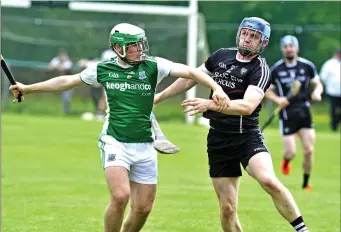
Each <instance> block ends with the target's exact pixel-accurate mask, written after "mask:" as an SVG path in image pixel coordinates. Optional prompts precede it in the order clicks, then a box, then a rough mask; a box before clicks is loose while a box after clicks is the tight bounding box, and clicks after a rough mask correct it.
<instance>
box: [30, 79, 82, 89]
mask: <svg viewBox="0 0 341 232" xmlns="http://www.w3.org/2000/svg"><path fill="white" fill-rule="evenodd" d="M74 78H75V76H74V75H66V76H59V77H55V78H52V79H49V80H47V81H43V82H39V83H35V84H32V85H26V87H25V90H26V92H27V93H40V92H61V91H65V90H69V89H72V88H74V87H76V86H79V85H80V83H81V82H79V81H78V82H76V81H74Z"/></svg>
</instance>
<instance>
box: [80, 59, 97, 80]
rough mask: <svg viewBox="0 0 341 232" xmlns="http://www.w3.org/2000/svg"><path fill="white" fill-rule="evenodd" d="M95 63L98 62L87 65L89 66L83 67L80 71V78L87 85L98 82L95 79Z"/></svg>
mask: <svg viewBox="0 0 341 232" xmlns="http://www.w3.org/2000/svg"><path fill="white" fill-rule="evenodd" d="M97 64H98V63H95V64H91V65H89V67H87V68H86V69H84V70H83V71H82V72H81V73H80V78H81V80H82V81H83V82H84V83H86V84H88V85H92V84H96V83H98V81H97Z"/></svg>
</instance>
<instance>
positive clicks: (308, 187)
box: [303, 185, 313, 191]
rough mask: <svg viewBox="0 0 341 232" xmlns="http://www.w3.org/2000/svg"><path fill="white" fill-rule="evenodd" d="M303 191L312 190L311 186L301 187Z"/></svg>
mask: <svg viewBox="0 0 341 232" xmlns="http://www.w3.org/2000/svg"><path fill="white" fill-rule="evenodd" d="M303 189H304V190H307V191H310V190H312V189H313V187H312V186H311V185H307V186H305V187H303Z"/></svg>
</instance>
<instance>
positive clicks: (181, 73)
mask: <svg viewBox="0 0 341 232" xmlns="http://www.w3.org/2000/svg"><path fill="white" fill-rule="evenodd" d="M169 76H172V77H182V78H186V79H193V80H195V81H196V82H198V83H201V84H203V85H204V86H206V87H207V88H210V89H212V90H213V95H212V99H213V100H214V102H216V103H217V105H218V106H219V107H221V108H226V107H227V106H228V105H229V101H230V99H229V97H228V96H227V95H226V93H225V92H224V91H223V89H222V88H221V87H220V85H218V84H217V83H216V82H215V81H214V80H213V79H212V78H211V77H210V76H209V75H207V74H206V73H204V72H202V71H201V70H199V69H197V68H191V67H188V66H187V65H183V64H179V63H174V66H173V68H172V70H171V72H170V74H169Z"/></svg>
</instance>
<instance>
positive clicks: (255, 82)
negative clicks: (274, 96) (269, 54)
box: [249, 58, 271, 96]
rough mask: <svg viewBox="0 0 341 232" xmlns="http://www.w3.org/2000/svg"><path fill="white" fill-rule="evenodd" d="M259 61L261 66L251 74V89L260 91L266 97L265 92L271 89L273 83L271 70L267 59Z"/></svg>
mask: <svg viewBox="0 0 341 232" xmlns="http://www.w3.org/2000/svg"><path fill="white" fill-rule="evenodd" d="M259 60H260V64H259V65H258V66H257V68H256V69H255V71H254V72H253V73H251V77H250V84H249V85H250V86H249V87H250V88H254V89H256V90H258V91H259V92H260V93H261V94H262V95H263V96H264V93H265V91H266V90H267V89H268V88H269V86H270V83H271V80H270V79H271V78H270V70H269V67H268V65H267V64H266V61H265V59H263V58H260V59H259Z"/></svg>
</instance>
